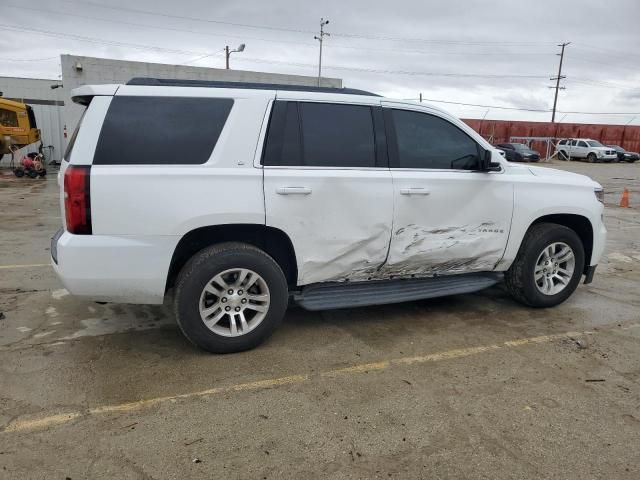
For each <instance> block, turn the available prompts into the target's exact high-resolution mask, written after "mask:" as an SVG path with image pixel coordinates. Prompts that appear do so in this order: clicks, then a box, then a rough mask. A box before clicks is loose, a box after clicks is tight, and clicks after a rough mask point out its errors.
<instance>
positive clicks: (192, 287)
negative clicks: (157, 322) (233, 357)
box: [174, 242, 289, 353]
mask: <svg viewBox="0 0 640 480" xmlns="http://www.w3.org/2000/svg"><path fill="white" fill-rule="evenodd" d="M234 268H245V269H249V270H252V271H254V272H256V273H257V274H258V275H260V276H261V277H262V278H263V279H264V281H265V282H266V285H267V287H268V289H269V295H270V304H269V309H268V311H267V313H266V316H265V317H264V319H263V320H262V321H261V322H260V323H259V324H258V325H257V326H256V327H255V328H254V329H253V330H251V331H249V332H248V333H246V334H244V335H240V336H236V337H225V336H223V335H219V334H217V333H215V332H213V331H212V330H210V329H209V328H208V327H207V326H206V325H205V324H204V321H203V320H202V318H201V316H200V310H199V305H200V295H201V293H202V291H203V288H204V286H205V284H207V282H209V281H210V280H211V279H212V278H213V277H215V276H216V275H218V274H219V273H221V272H224V271H225V270H229V269H234ZM288 299H289V292H288V287H287V280H286V278H285V275H284V273H283V272H282V269H281V268H280V266H279V265H278V264H277V263H276V261H275V260H274V259H273V258H271V257H270V256H269V255H267V254H266V253H265V252H263V251H262V250H260V249H258V248H256V247H254V246H252V245H248V244H245V243H238V242H228V243H220V244H217V245H212V246H210V247H207V248H205V249H203V250H200V251H199V252H198V253H196V254H195V255H194V256H193V257H192V258H191V259H190V260H189V261H188V262H187V264H186V265H185V266H184V267H183V268H182V270H181V271H180V274H179V275H178V278H177V281H176V288H175V297H174V312H175V315H176V320H177V322H178V326H179V327H180V329H181V330H182V333H183V334H184V335H185V336H186V337H187V338H188V339H189V341H191V343H193V344H194V345H196V346H197V347H199V348H201V349H203V350H206V351H208V352H212V353H233V352H241V351H244V350H249V349H251V348H254V347H256V346H258V345H259V344H261V343H262V342H264V341H265V340H266V339H267V338H268V337H269V336H270V335H271V334H272V333H273V332H274V330H275V329H276V328H277V326H278V325H279V324H280V322H281V321H282V318H283V317H284V313H285V311H286V309H287V303H288Z"/></svg>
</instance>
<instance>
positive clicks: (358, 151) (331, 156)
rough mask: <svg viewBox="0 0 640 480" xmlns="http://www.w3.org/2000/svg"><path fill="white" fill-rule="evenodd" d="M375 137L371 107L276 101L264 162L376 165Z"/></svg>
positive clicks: (271, 164)
mask: <svg viewBox="0 0 640 480" xmlns="http://www.w3.org/2000/svg"><path fill="white" fill-rule="evenodd" d="M375 140H376V139H375V134H374V124H373V116H372V109H371V107H368V106H363V105H344V104H332V103H312V102H276V103H275V104H274V107H273V112H272V115H271V121H270V123H269V131H268V133H267V140H266V144H265V150H264V158H263V165H267V166H276V165H277V166H307V167H338V168H339V167H352V168H367V167H375V164H376V141H375Z"/></svg>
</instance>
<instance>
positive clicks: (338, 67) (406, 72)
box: [242, 57, 548, 79]
mask: <svg viewBox="0 0 640 480" xmlns="http://www.w3.org/2000/svg"><path fill="white" fill-rule="evenodd" d="M242 61H248V62H254V63H268V64H275V65H293V66H296V67H307V68H315V67H316V65H314V64H312V63H300V62H285V61H280V60H268V59H264V58H249V57H242ZM324 68H326V69H329V70H347V71H353V72H365V73H384V74H394V75H415V76H429V77H460V78H530V79H534V78H538V79H539V78H548V77H547V76H545V75H519V74H492V73H455V72H417V71H410V70H382V69H376V68H365V67H346V66H342V65H331V66H329V65H326V66H325V67H324Z"/></svg>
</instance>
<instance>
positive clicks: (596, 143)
mask: <svg viewBox="0 0 640 480" xmlns="http://www.w3.org/2000/svg"><path fill="white" fill-rule="evenodd" d="M587 143H588V144H589V146H590V147H604V145H603V144H601V143H600V142H596V141H595V140H589V141H588V142H587Z"/></svg>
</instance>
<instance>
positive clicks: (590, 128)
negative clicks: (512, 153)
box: [463, 119, 640, 155]
mask: <svg viewBox="0 0 640 480" xmlns="http://www.w3.org/2000/svg"><path fill="white" fill-rule="evenodd" d="M463 121H464V122H465V123H466V124H467V125H469V126H470V127H471V128H473V129H474V130H475V131H476V132H478V133H480V135H482V136H483V137H484V138H486V139H488V140H490V141H491V142H492V143H493V144H496V143H506V142H509V138H510V137H553V138H555V139H557V140H560V139H563V138H592V139H594V140H598V141H599V142H601V143H603V144H605V145H620V146H621V147H622V148H625V149H627V150H629V151H631V152H638V151H640V126H636V125H633V126H624V125H598V124H585V123H549V122H517V121H511V120H475V119H464V120H463ZM554 143H555V142H554ZM531 146H532V148H533V149H534V150H538V151H539V152H540V153H541V154H542V155H544V153H545V150H546V144H545V142H532V144H531ZM552 153H553V152H552Z"/></svg>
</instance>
